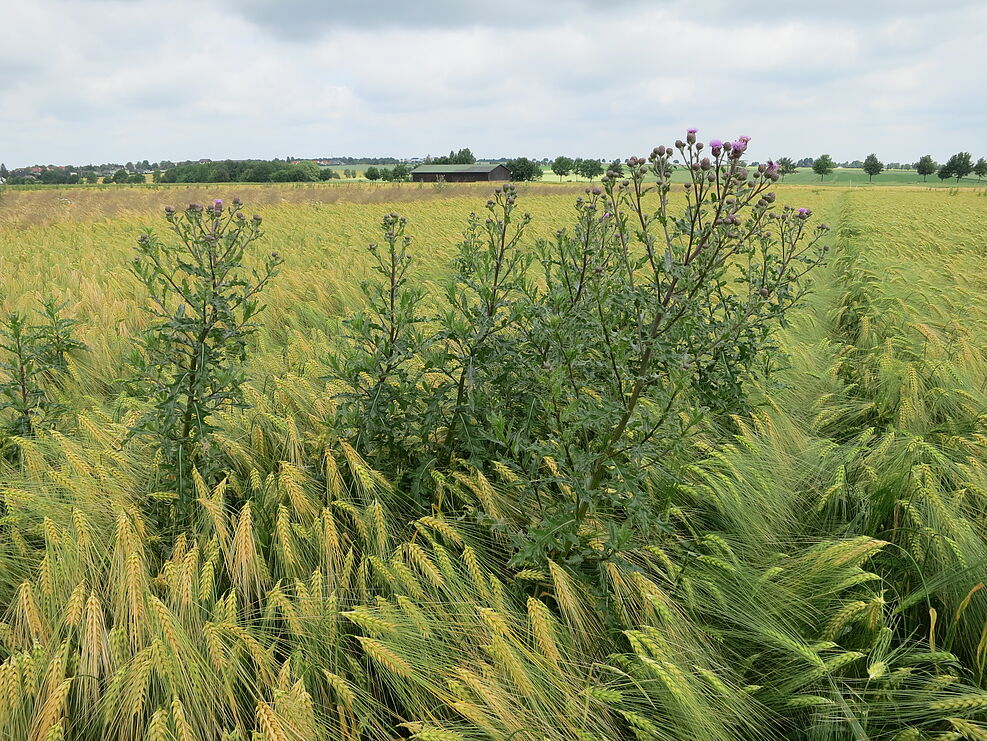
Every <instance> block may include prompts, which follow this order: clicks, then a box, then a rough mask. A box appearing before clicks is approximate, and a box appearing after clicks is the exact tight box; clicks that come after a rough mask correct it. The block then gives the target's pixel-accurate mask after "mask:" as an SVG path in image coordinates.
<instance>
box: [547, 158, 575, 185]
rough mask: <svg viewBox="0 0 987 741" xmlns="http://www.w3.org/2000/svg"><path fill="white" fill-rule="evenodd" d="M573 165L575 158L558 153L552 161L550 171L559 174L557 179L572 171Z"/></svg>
mask: <svg viewBox="0 0 987 741" xmlns="http://www.w3.org/2000/svg"><path fill="white" fill-rule="evenodd" d="M575 166H576V162H575V160H573V159H572V158H570V157H563V156H562V155H559V156H558V157H556V158H555V160H554V161H553V162H552V172H554V173H555V174H556V175H558V176H559V180H562V178H564V177H565V176H566V175H568V174H569V173H570V172H572V171H573V169H574V168H575Z"/></svg>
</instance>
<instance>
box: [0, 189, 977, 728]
mask: <svg viewBox="0 0 987 741" xmlns="http://www.w3.org/2000/svg"><path fill="white" fill-rule="evenodd" d="M813 177H815V176H812V175H811V172H809V173H806V172H800V173H799V174H797V175H795V176H790V177H789V178H788V182H786V183H784V184H779V186H778V188H777V191H778V194H779V201H781V202H786V203H792V204H793V205H795V206H807V207H810V208H811V209H812V210H813V212H814V217H815V218H818V219H819V220H821V221H825V222H827V223H828V224H829V225H830V226H831V227H833V229H832V235H833V249H832V251H831V253H830V257H829V259H828V262H827V263H826V265H825V266H824V267H823V268H821V271H820V272H819V273H818V274H816V276H815V288H814V290H813V292H812V293H811V295H810V297H809V299H808V301H807V303H806V304H805V305H804V306H803V307H801V308H799V309H798V310H797V311H796V312H795V313H794V314H793V316H792V319H791V322H790V324H789V326H788V327H787V328H785V329H784V330H783V331H782V333H781V335H780V341H781V344H782V345H783V347H784V349H785V350H786V352H787V357H788V366H787V368H786V369H785V370H784V371H783V372H782V373H781V375H780V381H781V383H779V384H778V385H776V386H772V387H771V388H765V389H761V390H760V392H759V394H758V397H757V401H758V403H757V404H756V406H755V409H754V411H753V412H752V413H751V414H750V415H749V416H748V417H746V418H738V419H736V420H735V425H736V426H735V428H734V429H732V430H731V431H729V432H728V433H724V432H723V431H722V430H714V429H709V430H707V431H705V432H703V433H702V434H701V435H699V436H698V437H697V438H696V439H695V440H693V441H692V443H691V449H690V454H689V460H688V463H687V464H684V465H682V466H681V467H680V468H678V469H676V470H674V471H672V472H670V474H669V480H668V481H669V482H668V483H667V485H666V486H665V487H664V488H663V489H662V490H661V491H658V492H656V493H655V497H656V498H657V499H660V500H661V501H663V502H664V506H665V509H664V511H665V514H666V515H667V521H666V523H665V527H664V529H663V530H662V531H661V532H660V533H659V534H658V535H656V536H655V539H654V540H653V541H651V542H649V543H645V544H639V546H637V547H635V549H634V550H633V551H632V552H631V555H630V556H629V557H628V559H627V560H626V561H622V562H620V563H616V562H615V563H613V564H611V565H610V566H609V567H608V571H607V573H606V581H605V584H606V586H605V587H601V588H600V589H598V590H593V589H588V588H587V587H585V586H584V585H583V584H581V583H579V582H578V581H577V580H575V579H574V578H573V577H572V576H571V575H570V572H569V570H568V566H567V565H565V564H558V565H556V564H552V566H551V568H550V569H549V570H548V571H547V572H546V573H536V572H534V571H532V570H531V569H527V570H520V569H517V568H514V567H512V566H510V565H508V563H507V560H506V558H505V555H504V551H505V541H504V539H502V537H501V535H500V534H499V533H500V532H501V531H500V530H498V526H496V524H495V525H494V526H489V527H488V524H487V520H484V519H483V518H481V517H479V516H477V512H478V511H480V510H483V511H486V512H490V511H491V510H496V509H497V508H498V507H499V508H500V509H501V510H503V511H513V508H514V503H513V502H512V501H511V492H512V484H511V481H510V480H509V479H508V478H503V477H500V478H498V476H497V471H496V470H491V471H489V472H487V473H488V476H487V477H486V478H483V479H482V483H477V481H478V480H477V479H468V482H469V483H462V484H461V485H457V484H453V483H452V482H451V480H450V484H449V502H448V503H446V504H444V505H443V504H442V503H441V502H440V503H439V504H438V505H437V506H436V507H432V508H429V509H422V510H413V509H412V508H411V507H410V506H409V505H408V504H407V503H405V502H403V501H402V500H401V497H400V492H397V493H396V492H394V491H393V490H392V489H390V488H389V487H388V484H387V482H386V481H381V480H380V479H379V478H375V477H374V475H373V472H372V471H369V470H368V469H367V467H366V464H365V463H364V462H362V460H361V459H360V457H359V455H358V454H356V453H355V452H354V451H352V449H350V448H347V447H346V445H344V444H342V443H341V442H340V441H338V440H334V439H330V438H329V437H327V432H326V430H327V427H328V426H327V419H330V418H331V417H332V415H333V414H334V406H333V402H332V400H331V388H330V385H329V382H328V381H326V376H327V374H328V357H329V355H330V354H331V352H332V351H333V349H334V347H335V343H337V342H338V334H339V322H340V320H341V319H342V318H344V317H346V316H349V315H351V314H352V313H353V312H354V311H355V310H357V309H359V308H360V306H361V294H360V291H359V289H358V285H359V282H360V280H362V279H364V278H366V277H368V275H369V267H370V261H369V256H368V254H367V251H366V249H365V247H366V244H367V243H368V242H371V241H375V240H377V239H378V238H379V232H378V230H377V224H378V223H379V221H380V218H381V216H382V215H383V214H384V213H387V212H388V211H391V210H394V211H397V212H399V213H400V214H402V215H404V216H407V217H408V219H409V223H410V227H409V229H410V232H411V233H412V235H413V237H414V241H413V243H412V245H413V251H414V254H415V260H416V261H415V263H414V272H415V275H416V277H417V278H418V279H420V280H423V281H425V282H427V285H428V288H429V291H430V293H431V294H432V295H435V296H437V295H438V293H439V290H440V285H441V283H442V281H443V280H444V279H445V278H446V277H447V276H448V275H449V273H450V270H451V265H450V261H451V259H452V257H453V256H454V254H455V246H456V243H457V240H458V239H459V235H460V233H461V232H462V230H463V228H464V224H465V219H466V217H467V216H468V214H469V213H470V212H471V211H473V210H480V209H482V206H483V203H484V201H485V200H486V197H487V193H488V190H489V188H488V186H485V185H476V186H472V185H460V186H451V185H443V186H433V185H427V186H420V185H413V184H404V185H375V186H370V185H366V184H362V185H356V184H348V185H347V187H345V188H344V187H340V186H339V185H334V184H329V185H311V186H308V185H299V186H290V185H286V186H216V187H194V188H193V187H186V186H170V187H167V188H152V187H146V186H139V187H126V186H119V187H112V188H95V187H88V188H67V189H61V190H59V189H53V188H43V189H31V190H28V189H19V190H9V191H6V192H3V193H2V194H0V261H2V262H0V264H2V266H3V270H2V271H0V299H2V301H3V305H4V309H5V310H6V311H11V310H15V309H16V310H20V311H29V310H31V308H32V307H33V306H34V305H35V304H36V302H37V299H38V298H39V297H40V296H42V295H54V296H55V297H57V298H58V299H59V300H61V301H64V302H66V304H67V312H68V314H69V315H71V316H73V317H75V318H76V319H78V320H79V321H80V322H81V325H80V327H81V329H80V336H81V339H83V340H84V341H85V342H86V344H87V345H88V346H89V348H90V349H89V351H88V352H84V353H80V354H78V355H77V356H74V357H73V360H72V362H71V364H70V368H69V377H68V378H67V379H66V382H65V383H64V386H63V388H62V389H61V390H60V391H59V392H58V394H59V397H60V400H61V402H62V405H63V406H64V407H65V408H66V409H67V410H68V413H67V414H66V415H65V417H64V421H63V422H61V423H60V425H59V426H58V428H57V429H56V430H55V431H52V432H45V433H42V434H40V435H39V436H38V437H37V438H32V439H24V438H8V439H6V440H5V441H4V449H5V451H6V457H5V458H3V462H2V463H0V465H2V466H3V468H2V477H0V486H2V489H0V607H2V617H0V739H3V741H7V739H11V740H14V739H17V740H18V741H19V740H20V739H25V740H27V739H30V740H31V741H36V740H37V741H40V740H42V739H45V740H48V739H52V740H53V739H62V738H65V739H79V740H86V741H88V740H89V739H93V741H95V740H96V739H103V738H106V739H109V738H112V739H134V740H135V741H136V740H137V739H141V740H143V739H162V740H163V739H177V740H180V741H191V740H192V739H195V740H196V741H198V740H200V739H229V740H230V741H233V739H238V740H239V741H249V740H251V739H254V740H255V741H261V740H263V741H283V740H286V739H290V740H291V741H302V740H303V739H305V740H308V739H325V740H326V741H329V740H330V739H333V740H335V739H347V740H348V741H357V740H358V739H375V740H376V739H380V740H381V741H383V739H393V738H398V737H409V736H410V737H414V738H418V739H421V741H457V740H459V739H503V740H504V741H508V740H509V739H514V740H516V741H519V740H520V739H531V740H532V741H534V740H535V739H539V740H541V739H552V740H553V741H554V740H555V739H558V740H559V741H562V740H563V739H566V740H568V739H579V740H580V741H591V739H592V740H593V741H603V739H611V740H613V741H617V740H618V739H642V740H643V739H669V740H671V739H687V738H688V739H702V740H706V739H718V740H720V741H728V740H729V739H764V740H765V741H767V740H768V739H781V738H784V739H799V740H804V741H810V740H812V741H816V740H817V739H818V740H820V741H821V740H822V739H827V740H829V739H832V740H834V741H835V740H837V739H874V740H875V741H876V740H880V739H888V740H889V741H890V739H901V740H905V739H932V738H939V739H963V738H966V739H982V738H987V680H985V677H984V667H985V661H987V596H985V595H987V590H983V589H982V587H983V585H984V581H985V580H984V568H985V565H987V514H985V513H987V355H985V353H987V301H985V299H984V297H985V295H987V233H985V230H984V226H983V214H984V213H985V209H987V191H985V190H982V189H979V188H959V189H951V187H950V184H947V185H946V187H940V186H939V183H938V181H936V182H935V183H933V182H932V180H933V178H930V180H929V183H928V187H914V188H909V187H905V186H907V185H910V184H914V183H911V182H909V180H908V178H910V177H912V175H907V174H900V173H884V174H882V175H880V176H879V177H878V178H875V183H874V185H873V186H869V187H857V186H858V185H865V184H866V180H867V179H866V176H864V175H862V174H861V173H859V172H858V171H843V170H837V171H836V174H835V175H834V176H830V177H829V178H827V179H826V181H825V182H824V183H823V184H822V185H820V184H818V183H817V182H812V178H813ZM553 178H554V179H555V180H557V178H555V177H554V176H553V175H552V174H551V173H550V172H548V173H547V174H546V178H545V179H546V182H545V183H544V184H536V185H522V186H521V187H520V200H521V207H522V209H523V210H526V211H529V212H530V213H531V214H532V217H533V225H532V231H531V233H530V239H532V240H533V239H534V238H535V237H539V236H543V237H550V236H551V235H552V234H553V233H554V232H555V230H556V229H558V228H559V227H560V226H563V225H565V224H567V223H571V218H570V216H571V208H572V202H573V200H574V198H575V197H576V196H577V195H578V194H580V193H581V192H582V186H581V185H578V184H564V183H563V184H561V185H559V184H552V183H551V180H552V179H553ZM914 178H915V179H916V180H919V181H920V178H918V176H914ZM816 180H818V178H816ZM802 183H804V184H802ZM917 185H918V186H921V185H922V184H921V183H920V182H919V183H917ZM889 186H893V187H889ZM234 196H239V197H241V198H242V199H243V200H244V201H245V202H246V204H247V206H246V208H247V209H249V210H250V211H257V212H258V213H261V214H262V215H263V217H264V228H265V230H266V236H265V238H264V241H263V246H262V247H258V249H259V250H263V251H270V250H277V251H279V252H280V253H281V254H282V255H283V256H284V258H285V264H284V268H283V274H282V275H281V276H279V277H278V279H277V281H276V282H275V283H274V284H273V287H272V288H271V290H270V292H269V293H268V294H267V295H266V297H265V300H266V303H267V304H268V309H267V311H266V313H265V314H263V317H262V322H263V328H262V330H261V331H260V332H259V334H258V335H257V336H256V347H255V348H254V351H253V355H252V358H251V360H250V363H249V368H248V371H249V375H250V378H251V381H250V389H249V393H248V397H249V402H250V405H251V406H250V408H249V409H246V410H242V411H231V412H229V413H228V414H225V415H223V418H222V419H221V420H220V421H219V424H220V428H221V432H220V440H221V441H222V447H223V451H222V455H223V456H225V459H226V460H228V466H229V468H230V471H231V478H230V483H229V484H228V486H227V487H224V488H222V489H221V490H214V491H209V490H203V491H200V492H199V498H200V503H201V506H202V513H203V514H202V518H201V522H200V523H199V525H198V526H197V527H196V528H195V529H192V530H190V531H189V532H187V533H182V534H181V535H179V536H178V537H177V538H173V539H171V540H169V539H168V536H166V534H165V533H163V532H157V531H155V530H154V529H153V527H152V526H151V525H150V524H149V521H148V518H147V517H145V515H144V507H145V505H146V503H147V501H148V500H149V499H153V497H154V496H155V494H156V491H155V488H154V478H153V469H154V466H155V460H156V459H155V451H154V450H153V449H151V448H150V447H149V446H148V445H147V444H145V443H144V442H143V441H142V440H140V439H130V438H128V437H127V435H126V425H127V423H128V421H130V420H131V419H132V418H133V414H134V409H135V405H136V404H138V403H139V400H138V401H133V400H126V399H124V398H123V396H122V392H123V386H122V384H121V379H123V378H124V377H126V375H127V372H128V370H127V357H128V353H129V351H130V348H131V343H132V339H133V337H134V336H135V335H136V334H137V333H138V332H139V331H140V330H141V328H142V326H143V325H144V323H145V321H146V320H145V318H144V315H143V313H142V312H141V306H142V305H143V302H144V298H145V297H144V296H143V294H142V292H141V291H140V290H139V289H138V284H137V282H136V281H135V280H134V279H133V277H132V276H131V275H130V274H129V272H128V269H127V265H128V261H129V260H130V259H131V258H132V257H133V255H134V243H135V239H136V237H137V236H138V235H139V234H140V233H141V231H142V230H143V229H145V228H147V227H153V228H155V229H157V230H159V231H160V230H161V226H162V219H161V217H160V213H161V209H162V208H163V207H164V206H165V205H168V204H173V205H175V206H181V205H183V204H184V203H187V202H189V201H198V202H208V201H209V200H210V199H211V198H213V197H221V198H224V199H230V198H232V197H234ZM462 481H463V482H466V481H467V479H466V478H464V479H462ZM522 514H523V513H522ZM508 517H509V516H508Z"/></svg>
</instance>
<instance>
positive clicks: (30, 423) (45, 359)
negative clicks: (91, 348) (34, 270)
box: [0, 298, 86, 436]
mask: <svg viewBox="0 0 987 741" xmlns="http://www.w3.org/2000/svg"><path fill="white" fill-rule="evenodd" d="M41 306H42V308H41V310H40V311H39V312H38V313H39V315H40V316H41V318H42V320H43V321H42V322H41V323H38V324H30V323H28V320H27V318H26V317H24V316H23V315H21V314H18V313H16V312H14V313H10V314H7V315H6V317H4V318H3V320H2V321H0V349H3V350H4V351H6V357H5V358H4V359H3V360H2V361H0V370H2V371H3V372H4V373H5V376H6V377H5V378H4V379H3V380H2V381H0V409H3V410H10V411H12V412H13V415H14V417H13V419H12V420H10V421H9V423H8V424H7V425H6V430H7V433H8V434H10V435H19V436H25V435H32V434H34V432H35V431H36V428H37V427H38V426H39V425H50V424H51V422H52V421H53V419H54V417H55V416H56V415H57V414H58V413H59V412H60V411H61V405H60V404H59V403H58V402H57V400H56V399H55V397H54V396H53V392H54V391H55V390H56V389H57V385H58V380H59V378H60V376H61V375H62V374H64V373H65V372H66V370H67V369H68V356H69V355H71V354H73V353H75V352H77V351H79V350H84V349H86V348H85V345H84V344H83V343H81V342H79V341H78V340H76V339H75V338H74V337H73V333H74V331H75V327H76V324H77V322H76V320H74V319H69V318H66V317H63V316H62V314H61V311H62V309H64V306H61V305H58V304H56V303H55V301H54V299H51V298H48V299H45V300H43V301H42V304H41Z"/></svg>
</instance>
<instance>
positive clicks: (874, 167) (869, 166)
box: [863, 152, 884, 183]
mask: <svg viewBox="0 0 987 741" xmlns="http://www.w3.org/2000/svg"><path fill="white" fill-rule="evenodd" d="M863 170H864V172H866V173H867V178H868V182H871V183H872V182H874V176H875V175H880V174H881V173H882V172H883V171H884V163H883V162H881V161H880V160H879V159H878V158H877V155H876V154H874V153H873V152H871V153H870V154H868V155H867V157H866V158H865V159H864V167H863Z"/></svg>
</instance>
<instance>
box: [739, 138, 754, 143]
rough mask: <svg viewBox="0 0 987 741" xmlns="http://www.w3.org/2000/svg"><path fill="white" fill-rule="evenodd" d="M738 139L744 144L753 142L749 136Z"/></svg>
mask: <svg viewBox="0 0 987 741" xmlns="http://www.w3.org/2000/svg"><path fill="white" fill-rule="evenodd" d="M738 139H739V140H740V141H742V142H743V143H744V144H746V143H747V142H749V141H750V140H751V138H750V137H749V136H741V137H738Z"/></svg>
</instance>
